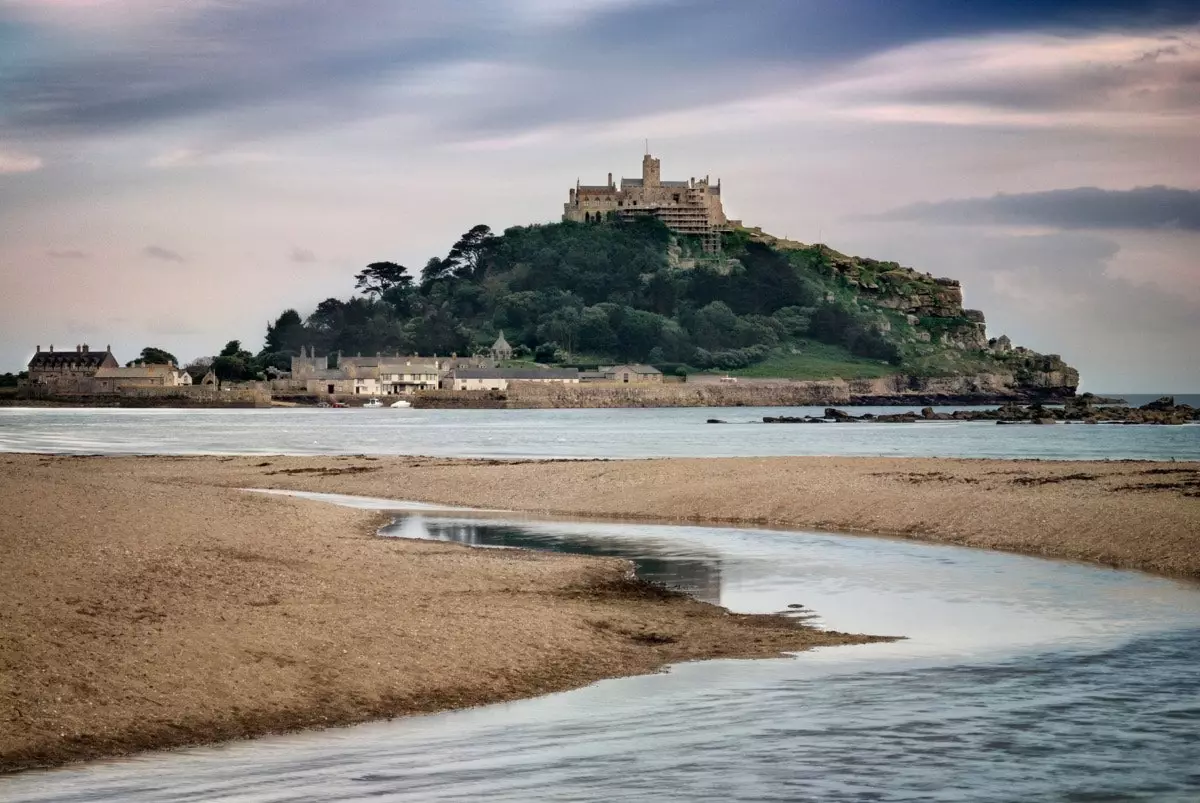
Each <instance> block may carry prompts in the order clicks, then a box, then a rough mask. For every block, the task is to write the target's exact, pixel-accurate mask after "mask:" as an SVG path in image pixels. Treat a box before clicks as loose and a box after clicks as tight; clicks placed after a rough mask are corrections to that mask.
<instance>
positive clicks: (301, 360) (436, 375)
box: [288, 348, 471, 396]
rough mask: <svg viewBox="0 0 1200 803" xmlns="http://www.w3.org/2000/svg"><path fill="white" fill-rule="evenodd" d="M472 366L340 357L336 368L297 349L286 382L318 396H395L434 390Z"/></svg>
mask: <svg viewBox="0 0 1200 803" xmlns="http://www.w3.org/2000/svg"><path fill="white" fill-rule="evenodd" d="M466 362H471V361H469V360H466V359H463V358H459V357H403V356H400V355H395V356H387V355H383V354H376V355H375V356H374V357H363V356H362V355H359V356H356V357H343V356H341V355H340V354H339V355H338V359H337V368H330V367H329V357H328V356H325V357H318V356H316V351H315V350H313V349H305V348H301V349H300V356H298V357H293V358H292V373H291V377H290V379H289V380H288V381H289V383H290V384H291V385H292V386H293V388H294V389H296V390H303V391H304V392H306V393H313V394H318V395H329V396H336V395H351V396H397V395H406V394H410V393H414V392H416V391H418V390H436V389H437V388H438V386H439V384H440V381H441V378H442V377H443V376H445V374H446V373H447V372H448V371H450V370H451V369H452V368H454V367H455V366H458V365H462V364H463V363H466Z"/></svg>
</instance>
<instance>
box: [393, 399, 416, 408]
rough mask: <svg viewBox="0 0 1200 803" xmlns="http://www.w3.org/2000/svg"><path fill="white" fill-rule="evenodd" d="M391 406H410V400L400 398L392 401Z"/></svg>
mask: <svg viewBox="0 0 1200 803" xmlns="http://www.w3.org/2000/svg"><path fill="white" fill-rule="evenodd" d="M391 406H392V407H412V402H410V401H408V400H407V399H401V400H400V401H395V402H392V405H391Z"/></svg>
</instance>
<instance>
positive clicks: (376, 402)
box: [363, 398, 383, 407]
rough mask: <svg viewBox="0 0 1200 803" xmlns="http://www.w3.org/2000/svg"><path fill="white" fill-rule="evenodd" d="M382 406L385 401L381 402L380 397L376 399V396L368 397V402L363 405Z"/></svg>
mask: <svg viewBox="0 0 1200 803" xmlns="http://www.w3.org/2000/svg"><path fill="white" fill-rule="evenodd" d="M382 406H383V402H381V401H380V400H379V399H375V398H371V399H368V400H367V402H366V404H364V405H363V407H382Z"/></svg>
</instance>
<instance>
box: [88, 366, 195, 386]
mask: <svg viewBox="0 0 1200 803" xmlns="http://www.w3.org/2000/svg"><path fill="white" fill-rule="evenodd" d="M191 384H192V376H191V374H189V373H188V372H187V371H184V370H182V369H180V368H177V367H176V366H174V365H172V364H170V363H149V364H147V363H138V364H136V365H130V366H128V367H126V368H122V367H120V366H115V365H114V366H107V365H106V366H103V367H102V368H100V370H98V371H96V375H95V376H94V377H93V378H92V387H93V392H95V393H120V392H121V390H122V389H125V388H179V387H185V386H187V385H191Z"/></svg>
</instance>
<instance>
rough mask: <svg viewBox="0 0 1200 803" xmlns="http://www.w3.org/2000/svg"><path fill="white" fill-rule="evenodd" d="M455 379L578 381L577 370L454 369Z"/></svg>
mask: <svg viewBox="0 0 1200 803" xmlns="http://www.w3.org/2000/svg"><path fill="white" fill-rule="evenodd" d="M451 374H452V375H453V376H454V378H455V379H513V380H521V379H578V378H579V369H578V368H455V369H454V370H453V371H452V372H451Z"/></svg>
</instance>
